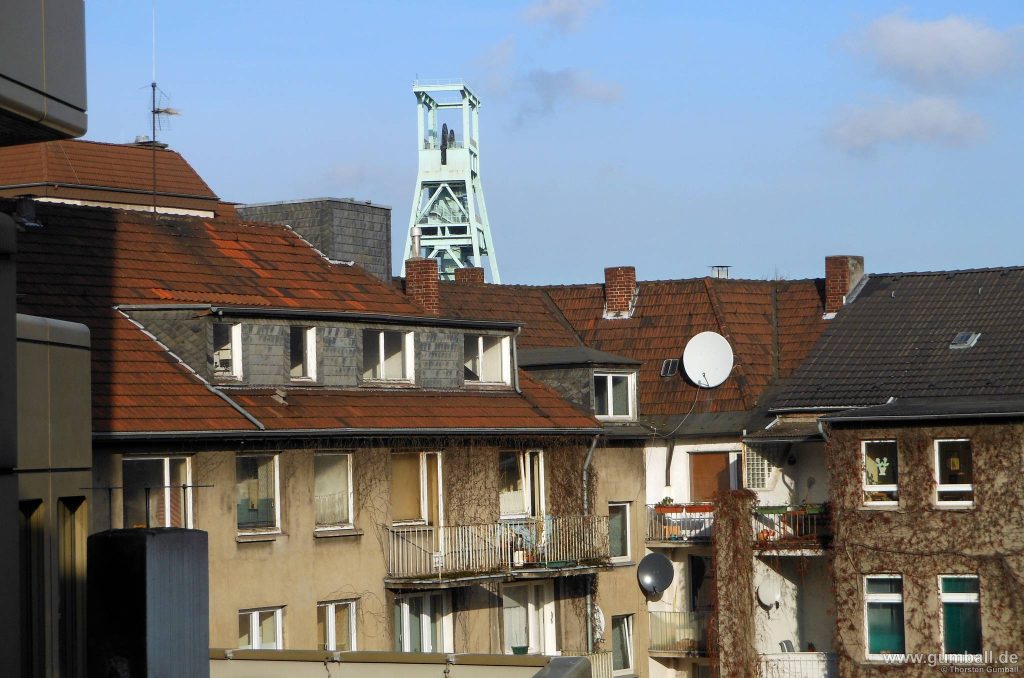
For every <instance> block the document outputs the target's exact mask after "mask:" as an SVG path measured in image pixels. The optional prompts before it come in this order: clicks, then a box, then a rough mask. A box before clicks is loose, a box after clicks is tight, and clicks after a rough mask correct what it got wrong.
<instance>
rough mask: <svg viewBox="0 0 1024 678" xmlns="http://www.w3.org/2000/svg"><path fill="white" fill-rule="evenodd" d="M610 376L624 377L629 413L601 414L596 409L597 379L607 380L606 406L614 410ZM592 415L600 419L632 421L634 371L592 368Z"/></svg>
mask: <svg viewBox="0 0 1024 678" xmlns="http://www.w3.org/2000/svg"><path fill="white" fill-rule="evenodd" d="M612 377H626V378H627V381H626V389H627V390H628V391H629V414H602V413H600V412H598V411H597V386H596V382H597V380H598V379H601V378H604V379H606V380H607V386H606V389H607V391H606V392H607V393H608V408H609V410H610V411H612V412H614V411H615V403H614V398H613V397H612ZM594 382H595V383H594V416H595V417H597V418H598V419H599V420H601V421H633V420H634V419H636V372H631V371H630V372H627V371H615V370H594Z"/></svg>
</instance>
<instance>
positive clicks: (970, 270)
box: [871, 265, 1024, 278]
mask: <svg viewBox="0 0 1024 678" xmlns="http://www.w3.org/2000/svg"><path fill="white" fill-rule="evenodd" d="M1002 271H1024V265H1014V266H988V267H984V268H952V269H948V270H939V271H897V272H893V273H872V274H871V277H872V278H895V277H909V276H921V277H923V276H949V275H958V274H961V273H996V272H1002Z"/></svg>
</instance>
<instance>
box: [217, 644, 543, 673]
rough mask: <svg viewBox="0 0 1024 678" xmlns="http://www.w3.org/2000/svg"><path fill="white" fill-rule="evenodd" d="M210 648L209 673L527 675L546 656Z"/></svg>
mask: <svg viewBox="0 0 1024 678" xmlns="http://www.w3.org/2000/svg"><path fill="white" fill-rule="evenodd" d="M283 654H284V656H274V655H273V654H271V653H267V652H232V653H231V655H232V656H231V657H230V658H226V657H225V652H224V651H222V650H212V651H211V652H210V676H211V678H292V677H294V678H304V677H305V676H309V677H310V678H324V677H325V676H326V678H348V677H351V678H356V677H357V676H358V677H360V678H362V677H364V676H365V677H366V678H392V677H393V676H394V675H395V674H396V673H401V674H402V675H403V676H408V677H409V678H427V677H428V676H430V677H431V678H433V677H435V676H438V675H443V672H444V671H445V669H446V668H449V669H450V671H451V672H452V674H454V675H458V676H459V678H532V676H534V675H536V674H537V672H538V671H540V670H542V669H543V668H544V667H545V666H546V665H547V664H548V662H549V661H550V660H549V659H548V658H547V657H493V656H482V655H460V656H458V657H455V662H454V663H453V664H451V665H446V663H445V659H446V658H445V656H444V655H433V654H421V655H409V654H405V655H403V654H397V653H391V652H387V653H371V652H352V653H345V654H341V655H338V654H334V653H323V652H302V651H297V652H289V651H286V652H285V653H283Z"/></svg>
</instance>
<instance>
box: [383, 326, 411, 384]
mask: <svg viewBox="0 0 1024 678" xmlns="http://www.w3.org/2000/svg"><path fill="white" fill-rule="evenodd" d="M404 345H405V334H404V333H403V332H385V333H384V379H405V377H406V375H405V354H404V352H403V348H404Z"/></svg>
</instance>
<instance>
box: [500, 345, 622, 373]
mask: <svg viewBox="0 0 1024 678" xmlns="http://www.w3.org/2000/svg"><path fill="white" fill-rule="evenodd" d="M518 357H519V366H520V367H522V368H530V367H553V366H555V365H621V366H623V367H637V366H639V365H641V364H642V363H641V362H640V361H639V360H633V359H632V358H625V357H623V356H620V355H615V354H612V353H605V352H604V351H598V350H597V349H595V348H588V347H586V346H568V347H562V348H530V349H519V351H518Z"/></svg>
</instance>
